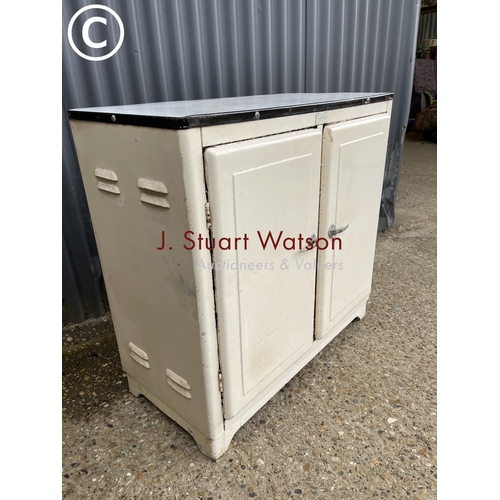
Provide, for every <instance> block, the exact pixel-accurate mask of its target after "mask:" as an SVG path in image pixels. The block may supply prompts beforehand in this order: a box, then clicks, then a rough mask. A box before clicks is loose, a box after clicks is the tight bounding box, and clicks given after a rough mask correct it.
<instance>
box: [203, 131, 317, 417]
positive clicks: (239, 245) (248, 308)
mask: <svg viewBox="0 0 500 500" xmlns="http://www.w3.org/2000/svg"><path fill="white" fill-rule="evenodd" d="M321 139H322V134H321V131H319V130H317V129H310V130H306V131H300V132H292V133H288V134H281V135H275V136H270V137H264V138H261V139H254V140H249V141H243V142H239V143H232V144H228V145H223V146H218V147H212V148H209V149H207V150H206V152H205V168H206V176H207V182H208V195H209V202H210V211H211V219H212V237H213V239H214V240H213V241H210V242H209V243H210V244H213V243H215V248H214V250H213V262H212V263H203V262H200V263H199V265H198V267H200V266H201V267H203V269H201V270H200V269H198V272H200V271H203V272H205V270H206V272H210V269H209V267H210V266H211V265H212V266H213V268H214V276H215V289H216V305H217V319H218V330H219V342H220V346H219V349H220V356H221V359H220V363H221V370H222V377H223V387H224V389H223V390H224V398H223V400H224V413H225V417H226V418H227V419H230V418H232V417H234V416H235V415H236V414H237V413H238V412H239V411H241V410H242V409H243V408H244V407H245V406H246V405H247V404H249V403H250V402H251V401H252V400H253V399H254V398H255V397H256V396H257V395H258V394H259V393H260V392H261V391H262V390H264V389H265V388H266V387H267V386H268V385H269V384H271V383H272V382H273V381H274V380H276V378H277V377H279V375H280V374H282V373H283V372H284V371H286V370H287V368H289V367H290V366H291V365H293V363H294V362H295V361H296V360H297V359H298V358H299V357H300V356H301V355H303V354H304V353H305V352H306V351H307V350H308V349H309V348H310V346H311V344H312V342H313V327H314V294H315V280H316V271H315V269H316V266H315V258H316V250H315V249H312V250H309V251H303V252H301V251H300V250H299V248H298V246H299V242H298V238H299V235H303V237H304V238H308V237H310V236H311V235H312V234H316V235H317V234H318V205H319V184H320V162H321ZM271 237H272V238H273V240H274V241H272V240H271ZM237 238H240V239H239V240H237V241H236V239H237ZM285 238H289V239H288V240H285ZM292 238H293V239H292ZM294 243H295V249H293V246H294ZM203 244H205V243H203ZM302 246H303V247H305V246H306V244H305V242H304V243H303V244H302Z"/></svg>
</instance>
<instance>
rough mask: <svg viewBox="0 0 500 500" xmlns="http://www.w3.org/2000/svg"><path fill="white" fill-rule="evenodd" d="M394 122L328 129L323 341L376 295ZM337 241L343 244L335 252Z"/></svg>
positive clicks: (320, 314) (319, 309)
mask: <svg viewBox="0 0 500 500" xmlns="http://www.w3.org/2000/svg"><path fill="white" fill-rule="evenodd" d="M389 121H390V118H389V116H387V115H383V116H380V117H374V118H364V119H362V120H354V121H352V122H347V123H343V124H339V125H331V126H327V127H325V129H324V134H323V161H322V173H321V201H320V229H319V235H320V237H323V238H326V239H327V240H328V242H329V245H328V247H327V249H325V250H321V247H325V246H326V245H325V244H324V243H321V244H320V245H319V248H320V250H318V269H319V271H318V287H317V297H316V300H317V302H316V304H317V305H316V332H315V335H316V338H317V339H320V338H322V337H324V336H325V335H327V334H328V333H329V332H330V331H331V330H332V329H333V328H335V326H336V325H338V324H339V323H340V322H341V321H342V320H343V319H344V318H345V316H346V315H348V314H350V313H352V309H353V308H355V307H357V306H358V305H359V304H360V303H361V302H362V301H363V299H366V298H367V297H368V295H369V293H370V289H371V281H372V272H373V260H374V255H375V241H376V237H377V226H378V217H379V209H380V199H381V193H382V181H383V176H384V168H385V157H386V150H387V137H388V130H389ZM343 228H346V229H345V230H344V231H342V232H340V233H338V234H337V235H333V236H332V232H334V231H335V230H336V231H338V230H342V229H343ZM329 233H330V234H329ZM329 236H331V238H330V237H329ZM332 238H340V240H341V241H340V242H339V241H335V242H334V243H335V245H334V249H332ZM340 243H341V245H342V249H340V248H339V244H340Z"/></svg>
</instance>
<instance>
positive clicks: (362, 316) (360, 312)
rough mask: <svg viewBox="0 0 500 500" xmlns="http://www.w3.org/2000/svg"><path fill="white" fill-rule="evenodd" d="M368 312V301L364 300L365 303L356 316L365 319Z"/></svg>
mask: <svg viewBox="0 0 500 500" xmlns="http://www.w3.org/2000/svg"><path fill="white" fill-rule="evenodd" d="M365 314H366V302H363V305H362V306H361V307H360V308H359V309H358V310H357V311H356V316H355V317H356V318H359V319H363V318H364V317H365Z"/></svg>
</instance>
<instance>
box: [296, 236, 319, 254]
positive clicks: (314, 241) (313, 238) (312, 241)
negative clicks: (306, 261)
mask: <svg viewBox="0 0 500 500" xmlns="http://www.w3.org/2000/svg"><path fill="white" fill-rule="evenodd" d="M307 240H311V244H310V245H309V244H307V246H306V247H305V248H303V249H302V250H300V251H301V252H307V251H309V250H312V249H313V248H314V247H315V246H316V242H317V241H318V237H317V236H316V235H315V234H314V233H313V234H311V236H309V238H307ZM307 240H306V242H307Z"/></svg>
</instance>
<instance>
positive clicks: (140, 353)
mask: <svg viewBox="0 0 500 500" xmlns="http://www.w3.org/2000/svg"><path fill="white" fill-rule="evenodd" d="M71 126H72V130H73V136H74V139H75V145H76V149H77V153H78V159H79V163H80V168H81V171H82V177H83V181H84V186H85V192H86V195H87V199H88V202H89V208H90V213H91V217H92V223H93V226H94V231H95V235H96V241H97V245H98V249H99V256H100V259H101V263H102V268H103V275H104V280H105V283H106V290H107V292H108V297H109V304H110V308H111V313H112V316H113V322H114V327H115V332H116V336H117V340H118V347H119V350H120V357H121V360H122V365H123V369H124V370H125V371H126V372H127V374H128V375H130V376H131V377H132V378H133V379H135V380H136V381H137V382H138V383H139V384H140V385H141V386H143V387H145V388H146V389H147V390H148V391H150V392H151V393H152V394H153V395H154V396H155V397H157V398H158V399H159V400H161V401H162V402H163V403H164V404H165V405H166V406H168V407H170V408H172V409H173V410H174V411H175V413H177V414H178V415H180V416H181V417H182V418H183V419H185V420H186V421H187V422H188V423H189V424H190V426H192V427H194V428H195V429H197V430H198V431H199V432H201V433H202V434H204V435H207V436H209V435H210V429H209V426H208V421H207V414H208V411H207V394H208V391H207V390H206V387H205V381H204V372H203V359H202V352H201V349H202V348H201V346H202V342H201V338H200V336H201V332H200V327H199V322H198V308H197V298H196V294H197V288H196V280H195V277H194V270H193V262H192V258H193V256H192V253H191V252H189V251H187V250H186V249H184V248H183V245H184V243H185V240H184V233H185V232H186V231H187V230H189V223H190V222H189V217H188V210H187V206H186V199H185V198H186V194H185V185H184V178H183V168H182V163H183V159H182V154H181V150H180V146H179V132H177V131H172V130H165V129H154V128H147V127H135V126H122V125H113V124H103V123H92V122H84V121H72V123H71ZM198 135H199V133H198ZM199 144H200V141H199V140H198V145H199ZM201 206H203V205H201ZM163 235H164V239H163ZM162 246H164V248H163V249H162V250H159V249H158V248H161V247H162ZM167 369H168V370H170V372H169V374H170V376H167V371H166V370H167ZM172 374H173V375H172ZM179 382H181V383H179Z"/></svg>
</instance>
